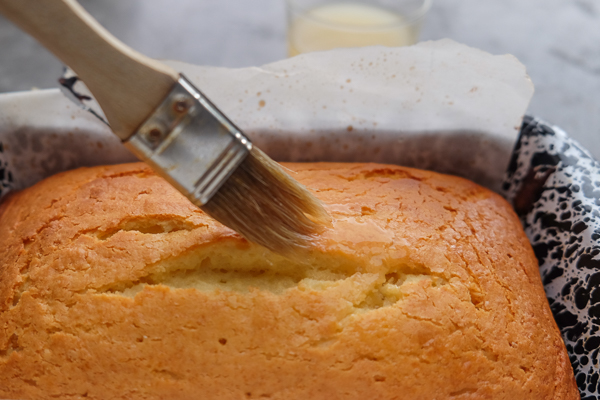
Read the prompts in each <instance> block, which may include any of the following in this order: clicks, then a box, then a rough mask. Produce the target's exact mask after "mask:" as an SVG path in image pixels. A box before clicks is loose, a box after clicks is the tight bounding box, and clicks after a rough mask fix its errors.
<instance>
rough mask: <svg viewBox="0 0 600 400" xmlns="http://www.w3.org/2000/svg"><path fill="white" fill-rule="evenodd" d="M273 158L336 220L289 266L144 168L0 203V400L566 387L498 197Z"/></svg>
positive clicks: (405, 394)
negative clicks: (303, 185) (248, 240)
mask: <svg viewBox="0 0 600 400" xmlns="http://www.w3.org/2000/svg"><path fill="white" fill-rule="evenodd" d="M286 166H287V168H289V169H291V170H293V171H295V174H294V177H295V178H296V179H298V180H299V181H300V182H302V183H304V184H305V185H307V186H308V187H309V188H311V190H312V191H313V192H314V193H315V194H316V195H317V196H318V197H319V198H320V199H322V200H323V201H324V202H325V203H326V204H327V207H328V210H329V211H330V212H331V214H332V217H333V228H332V229H328V230H327V231H326V232H324V233H323V235H322V236H321V237H320V238H319V239H318V240H317V242H316V243H315V246H314V248H313V249H311V250H310V251H306V252H305V253H302V254H299V255H298V256H297V257H296V261H290V260H286V259H285V258H282V257H280V256H277V255H274V254H272V253H270V252H268V251H267V250H264V249H262V248H258V247H256V246H254V245H251V244H249V243H247V242H246V241H245V240H243V239H241V238H240V237H239V236H238V235H237V234H235V233H234V232H232V231H230V230H229V229H227V228H225V227H223V226H221V225H219V224H218V223H216V222H214V221H212V220H211V219H209V218H208V217H206V216H205V215H204V214H203V213H202V212H201V211H199V210H198V209H196V208H195V207H194V206H192V205H191V204H190V203H189V202H188V201H187V200H186V199H185V198H183V197H182V196H181V195H179V194H178V193H177V192H176V191H175V190H174V189H172V188H171V187H169V186H168V185H167V184H166V183H165V182H164V181H163V180H162V179H160V178H158V177H156V176H155V175H154V174H153V173H152V172H151V171H150V170H149V169H148V167H146V166H145V165H143V164H127V165H118V166H109V167H96V168H83V169H78V170H76V171H73V172H67V173H62V174H59V175H56V176H54V177H52V178H49V179H47V180H45V181H43V182H41V183H39V184H37V185H36V186H34V187H32V188H30V189H27V190H25V191H23V192H20V193H18V194H16V195H13V196H12V197H11V198H10V199H8V200H7V201H6V202H5V203H4V204H3V205H2V206H1V208H0V249H1V250H0V268H1V270H0V398H16V399H42V398H50V397H56V398H60V399H79V398H87V399H120V398H123V399H166V398H173V399H175V398H177V399H198V398H202V399H255V398H271V399H287V400H289V399H303V400H304V399H312V400H316V399H370V400H374V399H386V400H390V399H411V400H419V399H423V400H431V399H437V400H441V399H495V400H497V399H510V400H516V399H544V400H547V399H556V400H558V399H561V400H564V399H577V398H579V394H578V392H577V389H576V386H575V382H574V379H573V372H572V370H571V366H570V364H569V360H568V357H567V354H566V350H565V347H564V344H563V342H562V340H561V338H560V334H559V332H558V329H557V328H556V325H555V323H554V320H553V319H552V315H551V312H550V309H549V307H548V304H547V301H546V299H545V296H544V292H543V289H542V284H541V281H540V276H539V272H538V268H537V262H536V259H535V256H534V254H533V252H532V250H531V247H530V245H529V243H528V241H527V238H526V237H525V235H524V233H523V231H522V228H521V226H520V223H519V220H518V219H517V217H516V216H515V215H514V213H513V211H512V210H511V209H510V207H509V206H508V204H507V203H506V202H505V201H504V200H503V199H501V198H500V197H499V196H498V195H496V194H494V193H492V192H490V191H488V190H486V189H483V188H481V187H479V186H477V185H475V184H473V183H471V182H469V181H466V180H464V179H460V178H456V177H451V176H445V175H440V174H435V173H431V172H426V171H419V170H414V169H410V168H403V167H396V166H388V165H377V164H287V165H286Z"/></svg>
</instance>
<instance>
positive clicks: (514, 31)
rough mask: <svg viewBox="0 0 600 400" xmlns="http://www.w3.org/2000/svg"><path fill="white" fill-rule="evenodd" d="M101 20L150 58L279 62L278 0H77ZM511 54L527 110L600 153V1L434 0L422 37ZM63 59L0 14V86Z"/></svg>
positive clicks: (41, 84)
mask: <svg viewBox="0 0 600 400" xmlns="http://www.w3.org/2000/svg"><path fill="white" fill-rule="evenodd" d="M81 3H82V4H83V6H84V7H86V8H87V9H88V10H89V11H90V12H91V13H92V15H94V16H95V17H96V18H97V19H98V20H99V21H100V23H102V24H103V25H104V26H105V27H106V28H108V29H109V30H110V31H111V32H113V33H114V34H115V35H116V36H117V37H118V38H120V39H121V40H123V41H124V42H125V43H126V44H128V45H130V46H132V47H133V48H135V49H136V50H139V51H141V52H143V53H145V54H147V55H149V56H152V57H157V58H167V59H177V60H181V61H186V62H191V63H195V64H204V65H216V66H224V67H242V66H251V65H261V64H265V63H268V62H271V61H276V60H279V59H282V58H284V57H285V56H286V48H285V6H284V2H283V0H253V1H248V0H226V1H220V2H217V1H213V0H211V1H208V0H179V1H168V0H127V1H123V0H82V1H81ZM444 37H449V38H452V39H454V40H456V41H459V42H462V43H465V44H468V45H470V46H474V47H478V48H481V49H483V50H486V51H488V52H490V53H493V54H504V53H511V54H514V55H515V56H517V57H518V58H519V59H520V60H521V62H523V63H524V64H525V65H526V66H527V69H528V72H529V74H530V76H531V79H532V80H533V82H534V84H535V86H536V93H535V95H534V98H533V101H532V103H531V106H530V108H529V112H530V113H531V114H533V115H536V116H539V117H541V118H545V119H546V120H548V121H549V122H551V123H553V124H556V125H558V126H560V127H562V128H563V129H565V130H566V131H567V132H568V133H569V134H570V135H571V136H573V137H574V138H576V139H577V140H579V141H580V142H581V143H582V144H583V145H584V146H586V147H587V148H588V149H589V150H590V151H591V152H592V153H593V154H594V155H595V156H596V157H597V158H600V1H598V0H569V1H566V0H491V1H480V0H437V1H436V0H434V5H433V7H432V9H431V11H430V14H429V16H428V19H427V20H426V23H425V26H424V28H423V32H422V39H424V40H427V39H440V38H444ZM60 72H61V64H60V63H59V62H58V61H57V60H56V59H55V58H54V57H53V56H52V55H50V54H49V53H48V52H46V51H45V50H44V49H42V48H41V47H40V46H39V45H38V44H37V43H35V42H34V41H33V40H32V39H30V38H29V37H27V36H26V35H25V34H22V33H21V32H19V31H18V30H17V29H16V28H15V27H14V26H12V25H11V24H10V23H9V22H7V21H6V20H4V19H2V18H1V17H0V92H7V91H15V90H29V89H31V88H33V87H38V88H48V87H55V86H56V83H55V82H56V78H57V77H58V76H59V75H60Z"/></svg>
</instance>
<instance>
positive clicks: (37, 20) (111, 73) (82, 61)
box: [0, 0, 178, 139]
mask: <svg viewBox="0 0 600 400" xmlns="http://www.w3.org/2000/svg"><path fill="white" fill-rule="evenodd" d="M0 13H2V14H4V15H5V16H6V17H7V18H8V19H10V20H12V21H13V22H14V23H15V24H17V25H18V26H19V27H20V28H21V29H23V30H24V31H26V32H27V33H29V34H30V35H31V36H33V37H34V38H36V39H37V40H38V41H39V42H40V43H41V44H42V45H44V47H46V48H47V49H48V50H50V51H51V52H52V53H54V55H55V56H57V57H58V58H59V59H61V60H62V62H64V63H65V64H67V65H68V66H69V67H71V68H72V69H73V70H74V71H75V72H76V73H77V75H78V76H79V77H80V78H81V79H82V80H83V81H84V82H85V84H86V85H87V87H88V88H89V89H90V91H91V92H92V93H93V95H94V97H95V98H96V100H97V101H98V103H100V106H101V107H102V110H103V111H104V113H105V114H106V117H107V118H108V121H109V123H110V125H111V128H112V129H113V131H114V132H115V133H116V134H117V135H118V136H119V137H120V138H121V139H127V138H128V137H129V136H130V135H131V134H132V133H133V132H134V131H135V130H136V129H137V127H138V126H139V125H140V124H141V123H142V122H143V121H145V120H146V118H147V117H148V116H149V115H150V113H152V111H153V110H154V109H155V108H156V106H157V105H158V104H160V102H161V101H162V100H163V99H164V98H165V97H166V95H167V94H168V93H169V91H170V90H171V88H172V87H173V85H174V84H175V83H176V82H177V79H178V74H177V72H175V71H174V70H173V69H171V68H170V67H168V66H166V65H163V64H161V63H160V62H158V61H156V60H153V59H151V58H148V57H146V56H144V55H142V54H140V53H137V52H135V51H133V50H132V49H130V48H129V47H127V46H126V45H124V44H123V43H122V42H120V41H119V40H117V39H116V38H115V37H114V36H112V35H111V34H110V33H109V32H108V31H107V30H106V29H104V28H103V27H102V26H100V24H99V23H98V22H97V21H96V20H94V19H93V18H92V16H91V15H89V14H88V13H87V12H86V11H85V10H84V9H83V7H81V6H80V5H79V4H78V3H77V2H76V1H75V0H0Z"/></svg>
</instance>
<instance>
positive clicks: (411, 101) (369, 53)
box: [0, 40, 533, 190]
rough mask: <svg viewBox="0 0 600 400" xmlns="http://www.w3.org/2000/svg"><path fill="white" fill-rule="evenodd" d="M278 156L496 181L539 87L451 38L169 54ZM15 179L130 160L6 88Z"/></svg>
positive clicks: (71, 110) (70, 116)
mask: <svg viewBox="0 0 600 400" xmlns="http://www.w3.org/2000/svg"><path fill="white" fill-rule="evenodd" d="M167 63H168V64H170V65H172V66H173V67H175V68H176V69H177V70H178V71H181V72H182V73H184V74H185V75H186V76H187V77H188V78H189V79H190V80H191V81H192V82H194V83H195V84H196V85H197V87H198V88H199V89H200V90H201V91H203V92H204V93H205V94H206V95H207V96H208V97H209V98H210V99H211V100H212V101H213V103H215V104H216V105H217V106H218V107H219V108H220V109H221V110H222V111H223V112H225V114H226V115H228V116H229V117H230V118H231V119H232V120H233V121H234V123H236V125H238V126H239V127H240V128H241V129H242V130H244V131H245V132H246V133H247V134H248V136H250V138H251V139H252V140H253V141H254V143H255V144H256V145H257V146H258V147H260V148H261V149H263V150H265V151H266V152H267V153H268V154H270V155H271V156H272V157H273V158H275V159H276V160H278V161H360V162H383V163H392V164H401V165H408V166H414V167H418V168H426V169H432V170H436V171H440V172H446V173H452V174H457V175H461V176H465V177H467V178H470V179H472V180H474V181H476V182H478V183H481V184H483V185H485V186H488V187H490V188H492V189H494V190H498V189H499V185H500V182H501V179H502V175H503V174H504V171H505V168H506V165H507V164H508V160H509V157H510V153H511V151H512V147H513V145H514V142H515V140H516V138H517V134H518V129H519V127H520V123H521V119H522V117H523V115H524V113H525V110H526V109H527V106H528V104H529V101H530V99H531V96H532V94H533V86H532V84H531V81H530V80H529V77H528V76H527V74H526V71H525V67H524V66H523V65H522V64H520V63H519V61H518V60H517V59H516V58H514V57H513V56H510V55H502V56H493V55H490V54H488V53H485V52H483V51H480V50H477V49H473V48H469V47H467V46H465V45H461V44H458V43H455V42H453V41H450V40H441V41H434V42H424V43H420V44H418V45H415V46H411V47H401V48H386V47H369V48H360V49H338V50H332V51H327V52H319V53H309V54H304V55H300V56H297V57H294V58H290V59H286V60H282V61H279V62H275V63H272V64H268V65H264V66H262V67H252V68H242V69H229V68H215V67H206V66H195V65H190V64H184V63H180V62H173V61H169V62H167ZM0 142H1V143H3V144H4V147H5V154H4V156H5V157H6V158H7V160H8V162H9V165H10V166H11V168H12V171H13V174H14V178H15V179H14V180H15V185H14V186H15V188H16V189H20V188H23V187H26V186H29V185H31V184H33V183H35V182H36V181H38V180H40V179H42V178H44V177H46V176H48V175H51V174H53V173H56V172H58V171H62V170H65V169H70V168H74V167H77V166H83V165H96V164H107V163H118V162H125V161H131V160H133V159H134V158H133V157H132V156H131V155H130V154H129V153H128V152H127V150H125V149H124V148H123V147H122V145H121V144H120V142H119V140H118V139H117V138H116V137H115V136H114V135H112V133H111V132H110V130H109V129H108V127H107V126H106V125H104V124H103V123H102V122H100V121H99V120H98V119H96V118H95V117H94V116H92V115H91V114H89V113H88V112H85V111H83V110H81V109H79V108H78V107H77V106H76V105H75V104H74V103H71V102H70V101H69V100H67V99H66V98H65V97H64V96H63V95H62V93H61V92H60V91H58V90H41V91H32V92H21V93H12V94H4V95H0Z"/></svg>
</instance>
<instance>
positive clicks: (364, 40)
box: [288, 3, 419, 57]
mask: <svg viewBox="0 0 600 400" xmlns="http://www.w3.org/2000/svg"><path fill="white" fill-rule="evenodd" d="M418 33H419V26H418V25H408V24H406V22H405V20H404V18H403V17H402V16H401V15H399V14H396V13H394V12H391V11H388V10H385V9H382V8H378V7H374V6H371V5H365V4H356V3H336V4H327V5H324V6H320V7H316V8H313V9H311V10H309V11H307V12H306V13H305V14H303V15H300V16H298V17H296V18H295V19H294V20H293V21H291V23H290V27H289V30H288V52H289V55H290V57H291V56H295V55H298V54H300V53H307V52H310V51H320V50H329V49H334V48H338V47H362V46H375V45H382V46H391V47H395V46H407V45H411V44H414V43H416V41H417V37H418Z"/></svg>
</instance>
